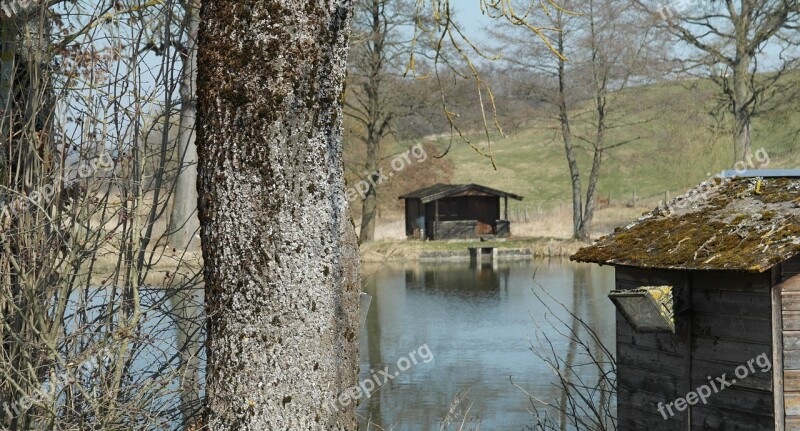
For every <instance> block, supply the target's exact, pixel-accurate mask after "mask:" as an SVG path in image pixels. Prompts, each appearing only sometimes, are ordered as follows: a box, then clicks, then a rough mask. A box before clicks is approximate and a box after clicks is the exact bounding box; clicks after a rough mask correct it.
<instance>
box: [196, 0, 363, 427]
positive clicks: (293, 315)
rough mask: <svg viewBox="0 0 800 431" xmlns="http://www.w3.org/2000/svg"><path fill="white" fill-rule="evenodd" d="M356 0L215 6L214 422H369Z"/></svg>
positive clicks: (201, 77)
mask: <svg viewBox="0 0 800 431" xmlns="http://www.w3.org/2000/svg"><path fill="white" fill-rule="evenodd" d="M351 9H352V5H351V3H350V2H349V1H335V2H334V1H327V2H320V1H300V0H265V1H264V0H262V1H245V0H240V1H214V0H204V1H203V5H202V9H201V26H200V36H199V51H198V64H199V70H198V136H197V144H198V145H197V148H198V161H199V164H198V192H199V195H200V196H199V205H198V209H199V215H200V227H201V244H202V249H203V258H204V263H205V280H206V296H205V298H206V311H207V315H208V330H209V340H208V344H207V352H208V374H207V407H208V411H207V415H208V417H207V426H209V427H210V429H213V430H215V431H218V430H259V431H260V430H277V429H281V430H283V429H293V430H295V429H298V430H299V429H303V430H306V429H308V430H312V429H313V430H319V429H344V430H350V429H355V414H354V409H355V406H354V405H353V403H340V404H339V403H337V404H336V407H335V408H331V406H332V405H333V403H335V400H336V399H337V398H338V397H339V396H340V395H341V394H342V393H344V392H345V391H346V390H347V389H348V388H353V387H354V386H355V384H356V378H357V364H358V362H357V361H358V349H357V341H358V337H357V335H358V332H357V330H358V327H357V325H358V321H357V317H356V316H357V307H358V295H359V283H358V272H359V268H358V254H357V252H358V250H357V245H356V241H355V231H354V226H353V225H352V223H351V222H349V221H348V220H347V216H346V214H347V207H346V205H347V203H346V200H345V198H344V182H343V167H342V160H341V156H342V149H341V95H342V82H343V78H344V76H345V63H346V54H347V38H348V25H349V19H350V14H351Z"/></svg>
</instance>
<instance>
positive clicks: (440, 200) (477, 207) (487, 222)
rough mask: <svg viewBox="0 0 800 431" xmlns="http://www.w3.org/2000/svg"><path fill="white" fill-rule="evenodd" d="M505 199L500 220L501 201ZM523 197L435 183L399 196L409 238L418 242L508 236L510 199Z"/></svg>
mask: <svg viewBox="0 0 800 431" xmlns="http://www.w3.org/2000/svg"><path fill="white" fill-rule="evenodd" d="M501 198H502V199H503V204H504V205H503V209H504V211H503V213H502V217H501V212H500V209H501V206H500V199H501ZM509 198H511V199H516V200H520V201H521V200H522V196H517V195H515V194H513V193H508V192H504V191H500V190H496V189H493V188H489V187H486V186H481V185H478V184H436V185H434V186H431V187H426V188H424V189H419V190H416V191H413V192H411V193H407V194H405V195H403V196H400V199H404V200H405V208H406V236H407V237H408V238H415V239H432V240H434V239H456V238H478V237H485V236H495V237H500V238H503V237H507V236H509V235H510V234H511V227H510V223H509V221H508V199H509Z"/></svg>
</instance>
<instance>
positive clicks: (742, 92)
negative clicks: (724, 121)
mask: <svg viewBox="0 0 800 431" xmlns="http://www.w3.org/2000/svg"><path fill="white" fill-rule="evenodd" d="M748 79H750V57H749V56H748V55H747V54H740V55H739V56H738V63H737V64H736V66H735V67H734V68H733V87H734V88H733V97H734V100H733V116H734V130H733V145H734V149H733V154H734V160H733V162H734V163H736V162H738V161H740V160H745V159H746V158H747V156H748V155H749V154H750V120H751V117H752V106H751V105H752V103H751V100H750V99H751V97H752V96H751V91H750V87H749V86H748V82H747V81H748Z"/></svg>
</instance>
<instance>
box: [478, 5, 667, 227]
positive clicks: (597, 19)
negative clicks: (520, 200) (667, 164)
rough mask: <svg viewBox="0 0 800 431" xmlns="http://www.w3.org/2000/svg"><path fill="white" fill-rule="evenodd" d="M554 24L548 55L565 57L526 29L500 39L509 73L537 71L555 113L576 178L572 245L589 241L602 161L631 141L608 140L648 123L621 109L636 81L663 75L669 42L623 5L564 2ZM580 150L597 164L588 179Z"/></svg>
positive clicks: (541, 92) (538, 86)
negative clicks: (585, 104) (585, 105)
mask: <svg viewBox="0 0 800 431" xmlns="http://www.w3.org/2000/svg"><path fill="white" fill-rule="evenodd" d="M549 17H550V19H551V22H550V29H551V31H552V33H553V34H552V36H551V40H552V43H553V45H552V47H547V48H552V49H555V50H556V51H557V52H559V53H560V54H561V55H558V56H553V55H552V53H551V49H543V48H544V47H543V46H540V45H535V44H533V45H532V44H531V43H530V40H531V37H532V35H531V33H530V31H529V29H528V28H527V27H525V26H519V25H516V26H513V27H509V28H506V29H504V30H498V31H495V32H494V36H495V37H496V38H497V40H498V41H500V42H503V43H505V44H506V45H507V50H506V55H505V56H504V61H505V62H506V63H507V64H508V65H509V68H510V69H511V70H515V69H527V70H532V71H535V73H537V74H538V76H539V79H537V80H536V81H533V82H531V83H530V86H531V87H533V93H534V95H535V96H534V97H538V98H539V99H540V100H542V101H544V102H546V103H548V104H550V105H551V106H553V107H555V108H556V111H557V116H556V117H557V121H558V123H557V124H558V133H559V135H560V136H561V140H562V142H563V145H564V153H565V156H566V159H567V166H568V169H569V172H570V183H571V190H572V196H571V197H572V221H573V229H572V231H573V238H575V239H579V240H587V239H589V238H590V235H591V229H592V221H593V218H594V210H595V203H596V199H597V185H598V182H599V180H600V175H601V172H602V161H603V155H604V153H605V152H606V151H608V150H611V149H613V148H616V147H619V146H621V145H625V144H628V143H630V142H631V140H630V139H616V138H615V137H614V136H609V131H610V130H611V129H617V130H618V129H622V128H625V127H629V126H632V125H635V124H640V123H641V122H643V121H646V120H641V119H639V120H636V121H631V120H629V119H626V117H627V114H628V113H629V112H627V111H626V110H625V109H623V108H621V107H619V106H616V104H615V100H616V97H617V95H618V94H619V93H620V92H621V91H622V90H624V89H625V88H627V87H628V86H629V85H630V84H631V83H632V82H646V81H647V80H648V79H649V78H650V77H651V76H652V75H653V74H655V72H656V71H657V70H659V68H658V65H657V62H656V59H658V58H661V57H662V56H663V53H661V48H663V42H662V41H660V40H659V39H658V37H657V33H656V32H655V31H653V30H648V28H647V27H646V26H642V25H640V24H639V22H640V19H641V16H640V15H638V14H636V13H635V11H631V10H629V8H626V4H625V2H623V1H616V0H602V1H596V0H595V1H590V2H564V3H563V4H562V7H561V8H558V9H555V10H554V11H553V12H552V13H551V14H550V15H549ZM534 36H536V37H538V35H535V34H534ZM586 99H590V100H591V101H592V104H591V109H586V110H584V109H581V106H582V105H581V102H582V101H583V100H586ZM581 150H585V151H586V152H588V153H589V156H590V158H591V165H590V168H589V175H588V178H587V177H585V176H583V175H582V172H581V166H580V163H579V154H580V151H581ZM584 180H585V181H586V185H585V189H584V183H583V182H584Z"/></svg>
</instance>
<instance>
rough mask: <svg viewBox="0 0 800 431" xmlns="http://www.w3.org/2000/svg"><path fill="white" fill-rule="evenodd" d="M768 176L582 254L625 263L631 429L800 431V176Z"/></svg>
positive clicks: (649, 218)
mask: <svg viewBox="0 0 800 431" xmlns="http://www.w3.org/2000/svg"><path fill="white" fill-rule="evenodd" d="M757 175H758V176H755V175H753V174H744V175H743V176H739V177H736V178H721V179H714V180H710V181H708V182H706V183H703V184H701V185H700V186H699V187H697V188H696V189H694V190H692V191H690V192H689V193H687V194H686V195H684V196H681V197H679V198H676V199H675V200H673V201H672V202H671V203H670V204H669V205H662V206H661V207H660V208H658V209H656V210H654V211H652V212H650V213H647V214H645V215H644V216H642V217H641V218H640V219H639V220H638V221H636V222H634V223H632V224H630V225H628V226H626V227H625V228H622V229H617V230H616V231H615V232H614V233H613V234H611V235H609V236H606V237H603V238H600V239H599V240H598V241H597V242H595V243H594V244H593V245H592V246H590V247H586V248H583V249H581V250H580V251H578V253H576V254H575V255H574V256H572V259H573V260H576V261H580V262H594V263H599V264H601V265H613V266H614V267H615V273H616V288H615V289H616V290H615V291H614V292H612V293H611V295H610V297H611V298H612V300H613V301H614V303H615V305H616V307H617V313H616V327H617V330H616V336H617V338H616V356H617V358H616V359H617V382H618V386H617V392H618V393H617V397H618V398H617V414H618V425H619V429H620V430H643V429H646V430H649V431H656V430H701V429H713V430H784V429H785V430H798V429H800V319H799V318H798V317H799V316H800V178H798V176H799V175H798V173H797V172H793V173H787V172H781V173H777V174H774V173H773V174H771V173H770V172H765V171H760V172H758V173H757ZM665 299H666V301H665ZM723 381H724V382H723ZM706 388H708V389H706ZM700 392H701V393H700ZM692 394H694V395H692ZM700 395H703V396H702V397H701V396H700ZM667 407H669V408H667Z"/></svg>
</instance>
